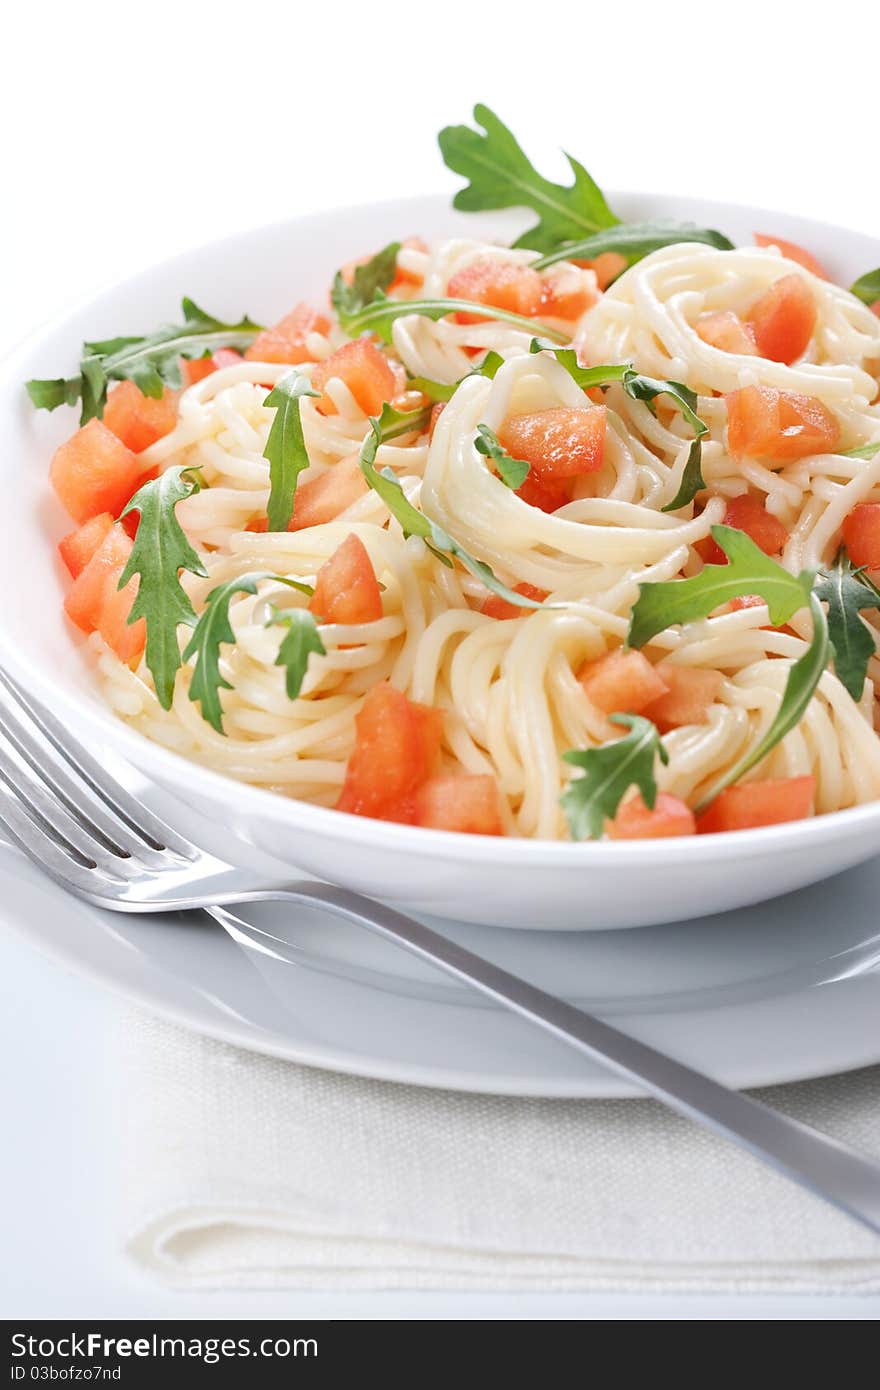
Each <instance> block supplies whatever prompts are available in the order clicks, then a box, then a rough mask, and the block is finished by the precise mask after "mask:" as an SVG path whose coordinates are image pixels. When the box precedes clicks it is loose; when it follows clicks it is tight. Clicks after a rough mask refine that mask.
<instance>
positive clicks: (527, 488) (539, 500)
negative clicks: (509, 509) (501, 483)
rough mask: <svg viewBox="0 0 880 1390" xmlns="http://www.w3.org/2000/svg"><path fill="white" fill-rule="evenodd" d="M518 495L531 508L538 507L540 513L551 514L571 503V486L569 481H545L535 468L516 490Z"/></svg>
mask: <svg viewBox="0 0 880 1390" xmlns="http://www.w3.org/2000/svg"><path fill="white" fill-rule="evenodd" d="M516 495H517V497H520V498H522V500H523V502H527V503H528V504H529V506H530V507H537V508H538V510H539V511H542V512H547V513H548V514H549V513H551V512H558V511H559V508H560V507H564V506H565V505H566V503H568V502H570V501H571V484H570V483H569V482H568V481H564V482H561V483H557V482H553V481H545V480H544V479H543V478H542V477H541V475H540V474H539V473H538V472H537V470H536V469H534V468H533V469H532V470H531V472H529V473H527V474H526V476H525V478H524V479H523V481H522V483H521V484H520V486H519V487H518V488H517V489H516Z"/></svg>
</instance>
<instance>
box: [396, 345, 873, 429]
mask: <svg viewBox="0 0 880 1390" xmlns="http://www.w3.org/2000/svg"><path fill="white" fill-rule="evenodd" d="M503 366H504V358H503V357H502V356H501V354H500V352H487V353H486V356H485V357H484V358H483V360H482V362H481V363H480V365H479V367H474V370H473V371H472V372H468V374H467V376H462V377H459V379H458V381H449V382H447V381H431V379H430V378H429V377H426V376H414V377H411V378H410V380H409V382H408V386H409V389H410V390H411V391H421V393H422V395H423V396H427V397H428V399H429V400H431V401H442V402H443V403H444V405H445V404H446V402H447V401H451V400H452V397H453V396H454V395H455V393H456V391H457V390H458V388H459V386H460V385H461V383H462V382H463V381H469V380H470V378H471V377H472V376H484V377H488V379H489V380H490V381H493V380H494V379H495V376H496V375H497V373H498V368H499V367H503ZM878 447H880V445H878Z"/></svg>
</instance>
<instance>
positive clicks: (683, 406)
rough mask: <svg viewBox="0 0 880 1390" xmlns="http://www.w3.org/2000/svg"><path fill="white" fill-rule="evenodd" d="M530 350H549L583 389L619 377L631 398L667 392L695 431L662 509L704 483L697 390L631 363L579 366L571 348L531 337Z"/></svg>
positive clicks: (671, 508)
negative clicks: (669, 498) (676, 486)
mask: <svg viewBox="0 0 880 1390" xmlns="http://www.w3.org/2000/svg"><path fill="white" fill-rule="evenodd" d="M529 351H530V352H551V353H553V355H554V357H555V358H556V360H557V362H559V363H560V364H561V366H563V367H564V368H565V370H566V371H567V372H568V374H569V376H570V377H571V379H572V381H574V383H575V384H576V385H577V386H580V387H581V389H582V390H584V391H589V390H590V389H591V388H592V387H594V386H607V385H609V384H610V383H611V382H613V381H618V382H620V384H621V385H622V386H623V389H624V391H625V392H626V394H627V395H628V396H629V397H630V399H631V400H634V401H645V402H646V403H647V404H648V405H650V404H651V402H652V401H654V400H655V399H656V397H657V396H670V397H671V398H672V400H673V401H674V402H675V404H676V405H677V407H678V409H679V410H680V411H681V413H682V415H683V416H684V418H685V420H686V421H687V423H688V424H689V425H690V427H691V429H692V430H693V432H694V442H693V444H692V445H691V447H690V450H689V452H688V456H687V462H686V463H685V466H684V471H683V472H682V475H681V483H680V484H679V489H678V492H677V493H676V494H675V497H673V499H672V501H671V502H667V504H666V506H665V507H663V508H662V510H663V511H664V512H677V511H678V510H679V508H680V507H686V506H687V504H688V503H689V502H692V501H693V500H694V498H695V497H696V495H697V493H698V492H701V491H702V490H703V488H704V487H705V486H706V483H705V480H704V478H703V471H702V454H703V436H704V435H705V434H706V433H707V432H708V429H709V426H708V425H707V424H706V422H705V421H704V420H701V419H700V417H699V415H698V414H697V405H698V403H699V401H698V397H697V393H696V391H692V390H691V389H690V387H689V386H684V385H682V383H681V382H680V381H662V380H658V379H657V378H656V377H651V376H642V374H641V372H637V371H636V370H635V368H634V367H633V366H632V364H631V363H627V362H624V363H616V364H615V363H608V364H605V365H600V366H598V367H582V366H581V365H580V363H579V362H578V360H577V353H576V352H575V350H574V348H561V349H560V348H554V347H548V345H547V344H546V343H542V342H541V341H540V339H538V338H533V339H532V341H531V343H530V345H529Z"/></svg>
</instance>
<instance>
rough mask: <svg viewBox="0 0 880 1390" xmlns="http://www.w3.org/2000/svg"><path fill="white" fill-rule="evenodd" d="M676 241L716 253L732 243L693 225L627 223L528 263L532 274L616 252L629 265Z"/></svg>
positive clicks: (730, 249)
mask: <svg viewBox="0 0 880 1390" xmlns="http://www.w3.org/2000/svg"><path fill="white" fill-rule="evenodd" d="M680 241H699V242H702V243H703V245H705V246H714V247H715V248H716V250H718V251H732V250H733V242H732V241H730V240H729V239H728V238H727V237H726V236H724V235H723V234H722V233H721V232H716V231H713V230H712V229H711V228H710V227H698V226H696V225H695V224H694V223H693V222H627V223H620V224H619V225H618V226H616V227H607V228H605V229H604V230H603V231H601V232H596V233H594V235H593V236H589V237H586V238H585V239H582V240H580V241H575V242H568V243H567V244H566V245H564V246H560V247H558V248H557V249H556V250H555V251H551V252H550V253H549V254H548V255H546V256H541V258H540V260H537V261H533V262H532V269H533V270H545V269H546V267H547V266H549V265H556V263H557V261H569V260H577V261H592V260H595V258H596V256H601V255H602V254H603V253H604V252H606V251H616V252H617V254H618V255H619V256H624V257H625V258H626V261H627V263H628V264H629V265H635V263H636V261H640V260H642V258H643V257H644V256H649V255H650V254H651V252H652V251H659V250H660V248H661V247H663V246H676V245H677V244H678V243H679V242H680Z"/></svg>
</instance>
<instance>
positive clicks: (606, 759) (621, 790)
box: [561, 714, 669, 840]
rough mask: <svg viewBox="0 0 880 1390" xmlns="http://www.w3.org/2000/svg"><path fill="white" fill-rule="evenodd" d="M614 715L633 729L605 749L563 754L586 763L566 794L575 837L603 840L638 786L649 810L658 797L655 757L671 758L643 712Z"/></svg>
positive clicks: (569, 759)
mask: <svg viewBox="0 0 880 1390" xmlns="http://www.w3.org/2000/svg"><path fill="white" fill-rule="evenodd" d="M610 718H611V721H612V723H614V724H624V725H626V726H628V728H629V730H630V732H629V733H628V734H626V735H625V736H624V737H623V738H619V739H615V741H614V742H613V743H605V744H602V746H601V747H599V748H586V749H570V750H569V751H568V752H567V753H563V755H562V756H563V758H564V759H565V761H566V762H567V763H573V764H574V766H575V767H580V768H583V776H582V777H576V778H574V779H573V780H572V781H571V782H569V784H568V786H567V787H566V789H565V791H564V792H563V793H562V797H561V802H562V808H563V810H564V811H565V816H566V819H567V821H568V828H569V831H570V833H571V838H572V839H573V840H586V839H590V840H598V839H599V838H600V837H601V835H602V833H603V831H604V829H605V822H606V820H611V819H613V817H614V816H615V815H616V814H617V808H618V807H619V805H620V803H621V801H622V800H623V798H624V796H625V795H626V793H627V792H628V791H629V789H630V787H632V786H636V787H638V789H639V791H640V792H641V794H642V798H643V800H644V802H645V805H646V806H647V807H648V809H649V810H653V809H654V806H655V805H656V802H657V781H656V778H655V776H654V767H655V760H656V759H657V758H658V757H659V758H660V761H661V762H663V763H668V762H669V754H668V753H667V751H666V749H665V747H664V746H663V743H662V741H661V739H660V734H659V732H658V730H657V727H656V725H655V724H652V723H651V721H650V719H644V718H642V716H641V715H638V714H612V715H611V716H610Z"/></svg>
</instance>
